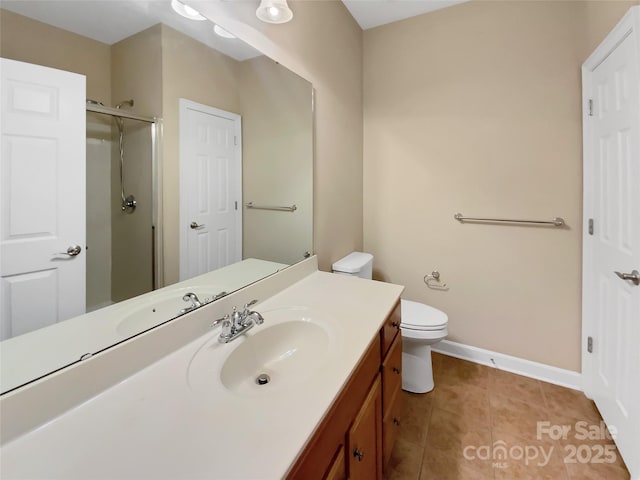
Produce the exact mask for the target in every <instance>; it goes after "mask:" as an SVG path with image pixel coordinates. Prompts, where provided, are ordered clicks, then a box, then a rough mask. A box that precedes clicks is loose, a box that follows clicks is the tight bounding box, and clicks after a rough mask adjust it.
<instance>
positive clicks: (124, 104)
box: [116, 98, 133, 108]
mask: <svg viewBox="0 0 640 480" xmlns="http://www.w3.org/2000/svg"><path fill="white" fill-rule="evenodd" d="M124 106H127V107H133V98H132V99H131V100H123V101H122V102H120V103H119V104H117V105H116V108H122V107H124Z"/></svg>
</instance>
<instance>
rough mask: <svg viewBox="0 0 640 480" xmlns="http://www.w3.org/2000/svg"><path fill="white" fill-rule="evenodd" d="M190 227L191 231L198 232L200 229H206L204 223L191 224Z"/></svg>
mask: <svg viewBox="0 0 640 480" xmlns="http://www.w3.org/2000/svg"><path fill="white" fill-rule="evenodd" d="M189 227H190V228H191V230H197V229H198V228H202V227H204V223H203V224H202V225H198V223H196V222H191V224H190V225H189Z"/></svg>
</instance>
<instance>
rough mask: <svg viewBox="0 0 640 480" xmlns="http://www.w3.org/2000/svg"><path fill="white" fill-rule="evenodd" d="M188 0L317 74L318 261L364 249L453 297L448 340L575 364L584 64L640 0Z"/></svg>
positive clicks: (408, 292)
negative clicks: (430, 1) (387, 20)
mask: <svg viewBox="0 0 640 480" xmlns="http://www.w3.org/2000/svg"><path fill="white" fill-rule="evenodd" d="M195 3H198V9H199V10H200V11H201V12H202V13H203V14H205V15H208V16H211V17H212V18H218V19H219V22H220V23H221V24H222V25H223V26H224V27H226V28H227V29H228V30H229V31H232V32H233V33H235V34H237V35H238V36H240V37H241V38H243V39H245V40H246V41H248V42H250V43H251V44H252V45H254V46H256V47H258V48H259V49H260V50H261V51H263V52H264V53H265V54H267V55H268V56H270V57H271V58H273V59H275V60H277V61H278V62H280V63H281V64H283V65H285V66H287V67H288V68H290V69H292V70H293V71H295V72H296V73H298V74H299V75H301V76H302V77H303V78H306V79H307V80H309V81H310V82H311V83H312V84H313V88H314V90H315V117H314V121H315V131H314V135H315V139H314V142H315V143H314V155H315V157H314V193H313V195H314V207H313V208H314V216H313V251H314V253H315V254H316V255H317V258H318V262H319V268H320V270H323V271H330V270H331V265H332V263H333V262H335V261H336V260H338V259H339V258H341V257H343V256H344V255H346V254H348V253H349V252H352V251H365V252H371V253H372V254H374V258H375V263H374V278H376V279H378V280H383V281H387V282H391V283H396V284H400V285H404V286H405V291H404V293H403V297H405V298H410V299H412V300H416V301H419V302H424V303H426V304H429V305H431V306H433V307H436V308H438V309H440V310H442V311H444V312H447V314H448V317H449V336H448V339H449V340H451V341H453V342H457V343H460V344H464V345H470V346H475V347H478V348H482V349H486V350H488V351H493V352H498V353H501V354H504V355H508V356H512V357H515V358H520V359H525V360H529V361H532V362H537V363H540V364H544V365H548V366H552V367H557V368H559V369H562V370H565V371H569V372H576V373H577V372H580V369H581V354H582V342H581V264H582V256H581V255H582V251H581V239H582V231H581V225H582V210H581V209H582V206H581V205H582V203H581V202H582V113H581V95H580V85H581V84H580V67H581V65H582V63H583V62H584V61H585V60H586V59H587V57H588V56H589V55H590V53H591V52H592V51H593V50H594V49H595V48H596V47H597V46H598V44H599V43H600V42H601V41H602V40H603V39H604V38H605V36H606V35H607V33H608V32H609V31H610V30H611V29H612V28H613V26H614V25H615V24H616V22H617V21H618V20H619V19H620V18H622V15H623V14H624V13H625V12H626V11H627V10H628V8H629V7H630V6H632V5H636V4H637V2H605V1H602V2H468V3H462V4H459V5H455V6H452V7H449V8H446V9H442V10H437V11H435V12H432V13H428V14H426V15H423V16H420V17H415V18H413V19H408V20H405V21H401V22H397V23H391V24H389V25H386V26H383V27H380V28H374V29H371V30H362V28H360V26H359V25H358V24H357V23H356V22H355V20H354V19H353V17H352V16H351V15H350V13H349V12H348V11H347V9H346V8H345V7H344V6H343V5H342V4H341V3H340V2H291V7H292V9H293V11H294V14H295V16H294V21H292V22H289V23H287V24H284V25H264V24H261V23H260V22H259V21H258V20H257V19H256V18H255V15H254V11H252V9H251V8H249V6H247V5H240V6H238V7H237V8H236V9H234V8H232V7H231V6H230V5H229V4H226V3H224V2H223V3H216V2H211V3H208V2H194V6H195ZM247 3H249V2H247ZM256 3H257V2H256ZM253 7H254V8H253V10H255V5H253ZM458 212H462V213H464V214H465V215H486V216H488V217H497V218H502V217H504V218H532V219H537V218H547V217H550V218H553V217H554V216H561V217H562V218H564V220H565V222H566V224H567V226H568V228H562V229H547V228H533V227H531V228H529V227H520V228H509V227H505V226H493V225H491V226H489V225H482V226H479V225H468V224H460V223H459V222H457V221H455V220H454V218H453V215H454V214H456V213H458ZM399 232H402V234H401V235H399V234H398V233H399ZM174 261H175V260H174ZM433 270H438V271H439V272H440V273H441V279H442V282H443V283H446V284H447V285H448V290H442V291H441V290H437V289H429V288H428V287H427V286H426V285H425V283H424V281H423V278H424V276H425V275H426V274H428V273H431V272H432V271H433Z"/></svg>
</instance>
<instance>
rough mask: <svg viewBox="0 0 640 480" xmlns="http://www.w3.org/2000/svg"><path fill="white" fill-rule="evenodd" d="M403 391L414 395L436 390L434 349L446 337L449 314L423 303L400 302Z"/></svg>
mask: <svg viewBox="0 0 640 480" xmlns="http://www.w3.org/2000/svg"><path fill="white" fill-rule="evenodd" d="M400 308H401V320H400V331H401V332H402V389H403V390H406V391H408V392H412V393H426V392H430V391H431V390H433V386H434V384H433V367H432V365H431V345H433V344H435V343H438V342H439V341H440V340H443V339H444V338H445V337H446V336H447V334H448V329H447V323H448V317H447V314H446V313H444V312H442V311H440V310H438V309H437V308H433V307H430V306H429V305H425V304H424V303H418V302H412V301H411V300H404V299H403V300H401V307H400Z"/></svg>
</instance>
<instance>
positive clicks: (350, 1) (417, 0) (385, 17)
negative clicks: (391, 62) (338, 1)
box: [342, 0, 468, 30]
mask: <svg viewBox="0 0 640 480" xmlns="http://www.w3.org/2000/svg"><path fill="white" fill-rule="evenodd" d="M466 1H468V0H342V2H343V3H344V4H345V6H346V7H347V9H348V10H349V12H351V15H353V18H355V19H356V22H358V24H359V25H360V27H361V28H362V29H363V30H366V29H368V28H373V27H378V26H380V25H385V24H387V23H391V22H397V21H398V20H404V19H405V18H409V17H415V16H417V15H422V14H423V13H427V12H432V11H434V10H440V9H441V8H446V7H450V6H452V5H457V4H458V3H463V2H466Z"/></svg>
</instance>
